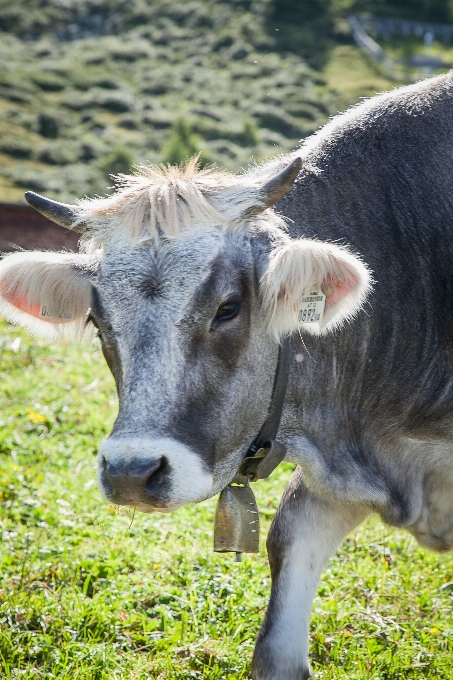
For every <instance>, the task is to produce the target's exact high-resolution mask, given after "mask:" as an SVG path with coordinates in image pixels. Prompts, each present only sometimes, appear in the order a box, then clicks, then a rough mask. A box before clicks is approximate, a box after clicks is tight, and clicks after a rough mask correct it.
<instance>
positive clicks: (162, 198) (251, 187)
mask: <svg viewBox="0 0 453 680" xmlns="http://www.w3.org/2000/svg"><path fill="white" fill-rule="evenodd" d="M114 180H115V183H116V191H115V192H114V193H113V194H112V195H111V196H108V197H106V198H95V199H84V200H82V201H79V202H78V204H77V205H76V206H75V207H74V211H75V214H76V215H77V221H76V223H75V224H86V225H88V232H89V234H90V235H91V236H92V238H93V239H95V241H96V242H97V243H108V242H109V241H113V240H115V239H118V238H125V239H126V240H129V241H130V242H132V243H142V242H143V241H146V240H154V241H158V240H159V238H160V237H161V236H165V237H167V238H179V237H180V236H181V234H183V233H187V232H190V231H199V230H200V229H207V228H212V227H220V228H223V227H229V228H234V227H237V226H243V224H244V223H246V222H247V221H250V220H251V219H253V221H254V222H257V223H260V222H261V221H262V220H263V219H264V220H265V221H266V222H270V223H271V224H275V225H277V226H278V227H279V228H283V229H284V228H285V225H284V222H283V220H282V219H281V218H279V217H278V216H276V215H275V213H273V211H270V210H267V211H264V210H263V215H253V216H252V215H251V214H250V210H251V209H252V208H256V207H258V206H261V207H262V208H264V206H263V199H262V196H261V194H260V189H261V186H262V181H260V182H256V181H254V179H253V177H249V176H248V175H234V174H232V173H229V172H220V171H218V170H214V169H213V168H204V169H200V167H199V163H198V158H192V159H191V160H189V161H188V163H187V164H186V166H184V167H179V166H168V167H166V168H165V167H159V166H154V165H149V166H147V165H143V166H139V167H138V168H137V172H136V173H135V174H132V175H118V176H116V177H114ZM247 215H248V217H247Z"/></svg>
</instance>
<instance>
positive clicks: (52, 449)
mask: <svg viewBox="0 0 453 680" xmlns="http://www.w3.org/2000/svg"><path fill="white" fill-rule="evenodd" d="M0 345H1V346H0V352H1V354H0V375H1V392H0V399H1V416H0V419H1V421H0V425H1V427H0V500H1V505H0V531H1V534H2V537H3V541H2V543H1V547H0V677H1V678H5V679H8V680H9V679H12V678H23V679H24V680H32V679H33V680H35V679H38V678H43V679H44V678H45V679H46V680H47V679H48V678H58V679H59V680H107V679H108V680H120V679H121V680H145V679H149V680H176V679H178V680H189V679H197V680H198V679H200V680H201V679H203V680H214V679H216V680H217V679H219V680H220V679H222V680H233V679H234V680H236V679H237V680H242V679H246V678H249V677H250V676H249V671H250V659H251V654H252V650H253V645H254V640H255V637H256V635H257V632H258V628H259V625H260V621H261V620H262V618H263V615H264V611H265V607H266V603H267V600H268V596H269V592H270V575H269V568H268V564H267V559H266V551H265V535H266V532H267V529H268V527H269V524H270V521H271V520H272V516H273V514H274V512H275V510H276V508H277V505H278V501H279V497H280V495H281V493H282V490H283V489H284V487H285V484H287V483H288V480H289V479H290V476H291V472H292V466H290V465H283V466H281V468H280V469H278V470H277V471H276V472H275V473H274V474H273V475H272V477H271V478H270V479H269V480H267V481H263V482H260V483H258V484H255V485H254V486H255V489H254V490H255V493H256V496H257V500H258V506H259V509H260V512H261V521H262V525H263V531H262V537H261V552H260V554H259V555H248V556H244V558H243V561H242V562H241V563H236V562H235V559H234V555H219V554H215V553H213V551H212V542H213V539H212V527H213V515H214V511H215V499H211V500H209V501H206V502H204V503H200V504H198V505H192V506H187V507H185V508H182V509H180V510H178V511H177V512H175V513H173V514H171V515H159V514H155V515H145V514H141V513H136V514H135V515H134V514H133V513H132V512H131V511H129V510H127V509H118V508H115V507H111V506H108V505H107V504H106V503H105V502H104V501H103V500H102V499H101V497H100V495H99V492H98V489H97V483H96V471H95V453H96V450H97V449H98V447H99V445H100V443H101V442H102V440H103V438H104V437H105V436H106V435H107V434H108V432H109V429H110V427H111V425H112V423H113V421H114V418H115V414H116V409H117V399H116V393H115V388H114V384H113V380H112V378H111V376H110V374H109V372H108V370H107V368H106V365H105V362H104V359H103V357H102V354H101V352H100V349H99V347H97V346H96V345H91V344H87V345H69V344H68V345H65V344H61V345H52V346H48V345H46V344H45V343H44V342H42V341H37V340H34V339H32V338H30V337H29V336H28V335H26V334H25V333H22V332H21V331H19V330H18V329H17V328H14V327H11V326H9V325H7V324H6V323H5V322H2V323H1V325H0ZM452 606H453V558H452V556H448V555H442V556H440V555H436V554H434V553H431V552H427V551H424V550H422V549H420V548H419V547H418V546H417V544H416V542H415V540H414V539H413V538H411V537H410V536H409V535H408V534H407V533H404V532H402V531H394V530H393V529H391V528H389V527H386V526H384V525H383V524H382V522H381V521H380V520H379V519H378V518H377V517H372V518H370V519H369V521H367V522H366V523H365V524H364V525H363V526H361V527H360V528H359V529H357V531H356V532H355V533H354V534H352V535H351V536H349V537H348V538H347V539H346V540H345V541H344V543H343V545H342V546H341V549H340V550H339V552H338V554H337V555H336V556H335V557H334V558H333V559H332V560H331V561H330V563H329V565H328V568H327V570H326V571H325V573H324V575H323V578H322V581H321V584H320V587H319V590H318V595H317V597H316V599H315V603H314V609H313V616H312V620H311V658H312V663H313V667H314V670H315V672H316V678H319V679H323V680H333V679H339V678H348V680H363V679H364V678H372V679H374V680H378V679H379V680H384V679H392V680H397V679H399V678H417V679H418V680H422V679H427V678H433V679H434V678H436V679H437V680H439V679H444V680H447V679H450V678H451V677H452V675H453V615H452Z"/></svg>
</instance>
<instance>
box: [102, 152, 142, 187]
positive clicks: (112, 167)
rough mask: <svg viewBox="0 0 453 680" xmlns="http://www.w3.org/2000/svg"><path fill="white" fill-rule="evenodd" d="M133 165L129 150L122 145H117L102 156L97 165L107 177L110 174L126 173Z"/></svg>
mask: <svg viewBox="0 0 453 680" xmlns="http://www.w3.org/2000/svg"><path fill="white" fill-rule="evenodd" d="M133 165H134V157H133V155H132V153H131V151H130V150H129V149H127V148H126V147H124V146H117V147H116V148H114V149H112V151H111V152H110V153H109V154H108V155H107V156H104V158H103V159H102V161H101V163H100V164H99V167H100V169H101V170H102V172H103V173H104V175H105V176H106V177H107V179H108V178H110V176H111V175H118V174H120V173H125V174H128V173H129V172H130V171H131V168H132V166H133Z"/></svg>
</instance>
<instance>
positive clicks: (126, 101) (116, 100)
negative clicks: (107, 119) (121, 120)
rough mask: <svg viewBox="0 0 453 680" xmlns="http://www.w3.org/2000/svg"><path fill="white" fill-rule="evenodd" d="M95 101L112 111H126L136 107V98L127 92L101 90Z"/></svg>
mask: <svg viewBox="0 0 453 680" xmlns="http://www.w3.org/2000/svg"><path fill="white" fill-rule="evenodd" d="M95 101H96V103H97V105H98V106H100V107H101V108H103V109H107V110H108V111H112V113H124V112H126V111H133V110H134V108H135V103H134V99H133V97H132V96H131V95H130V94H128V93H127V92H121V91H119V92H105V93H104V92H100V93H98V95H97V97H96V100H95Z"/></svg>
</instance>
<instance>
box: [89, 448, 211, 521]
mask: <svg viewBox="0 0 453 680" xmlns="http://www.w3.org/2000/svg"><path fill="white" fill-rule="evenodd" d="M161 456H163V457H164V458H165V459H166V460H167V462H168V464H169V467H170V472H169V473H167V474H169V480H170V484H171V486H170V492H169V496H166V499H165V500H166V508H165V509H166V510H175V509H176V508H178V507H179V506H181V505H184V504H185V503H196V502H198V501H202V500H205V499H206V498H209V497H210V496H211V495H212V485H213V477H212V475H211V474H210V473H209V472H207V471H206V470H205V468H204V466H203V462H202V460H201V458H200V456H199V455H197V454H196V453H194V452H193V451H192V450H191V449H189V448H188V447H187V446H185V445H184V444H181V443H180V442H178V441H176V440H175V439H170V438H169V437H168V438H167V437H162V438H159V439H123V438H115V437H111V438H110V439H108V440H107V441H106V442H105V443H104V444H103V445H102V446H101V448H100V450H99V453H98V481H99V488H100V490H101V493H103V495H104V492H103V489H102V483H101V472H102V468H103V461H104V460H105V461H106V462H107V463H113V464H121V465H122V466H124V467H125V468H126V469H127V464H128V461H132V460H133V461H152V460H156V459H157V458H160V457H161ZM149 509H150V510H152V509H153V508H152V507H150V508H149ZM140 510H144V508H142V507H140ZM159 510H160V511H162V510H163V508H162V507H159Z"/></svg>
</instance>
